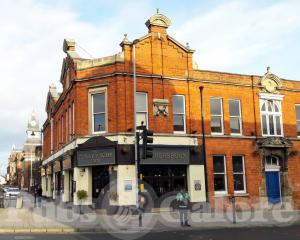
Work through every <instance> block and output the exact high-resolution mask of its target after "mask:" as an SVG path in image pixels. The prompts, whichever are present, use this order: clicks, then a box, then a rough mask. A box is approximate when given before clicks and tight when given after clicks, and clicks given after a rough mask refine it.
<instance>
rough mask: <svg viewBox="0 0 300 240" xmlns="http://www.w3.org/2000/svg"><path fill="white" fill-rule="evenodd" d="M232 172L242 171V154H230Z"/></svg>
mask: <svg viewBox="0 0 300 240" xmlns="http://www.w3.org/2000/svg"><path fill="white" fill-rule="evenodd" d="M232 164H233V172H234V173H243V172H244V168H243V157H242V156H232Z"/></svg>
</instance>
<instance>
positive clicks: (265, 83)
mask: <svg viewBox="0 0 300 240" xmlns="http://www.w3.org/2000/svg"><path fill="white" fill-rule="evenodd" d="M260 86H261V88H262V89H261V90H262V92H268V93H279V92H278V89H279V88H280V87H281V80H280V78H279V77H277V76H276V75H274V74H272V73H271V71H270V67H268V68H267V73H266V74H265V75H264V76H263V77H262V79H261V81H260Z"/></svg>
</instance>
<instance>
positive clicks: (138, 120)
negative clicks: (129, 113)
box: [136, 113, 147, 127]
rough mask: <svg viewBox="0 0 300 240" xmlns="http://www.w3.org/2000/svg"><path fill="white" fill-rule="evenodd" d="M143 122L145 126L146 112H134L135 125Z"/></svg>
mask: <svg viewBox="0 0 300 240" xmlns="http://www.w3.org/2000/svg"><path fill="white" fill-rule="evenodd" d="M142 122H143V125H144V126H147V113H137V114H136V126H137V127H138V126H141V125H142Z"/></svg>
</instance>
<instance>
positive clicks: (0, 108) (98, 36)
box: [0, 0, 147, 173]
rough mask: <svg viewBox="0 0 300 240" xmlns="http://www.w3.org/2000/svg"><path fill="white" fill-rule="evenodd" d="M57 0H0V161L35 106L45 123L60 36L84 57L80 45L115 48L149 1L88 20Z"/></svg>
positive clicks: (101, 50)
mask: <svg viewBox="0 0 300 240" xmlns="http://www.w3.org/2000/svg"><path fill="white" fill-rule="evenodd" d="M59 2H60V1H58V2H51V4H49V2H48V3H47V2H46V1H35V0H29V1H17V4H16V2H15V1H3V2H1V4H2V6H1V9H0V32H1V38H0V53H1V64H0V72H1V88H0V116H1V117H0V140H1V144H0V153H1V155H0V157H1V163H5V164H6V163H7V157H8V155H9V151H10V149H11V146H12V144H16V145H17V147H18V148H21V147H22V144H23V142H24V141H25V138H26V133H25V131H26V124H27V121H28V119H29V117H30V114H31V112H32V111H33V109H34V110H35V111H36V112H37V114H38V116H39V119H40V122H41V124H42V123H43V121H44V119H45V113H44V109H45V102H46V96H47V91H48V87H49V85H50V84H51V83H52V82H54V83H55V84H56V85H59V83H58V82H59V76H60V70H61V64H62V59H63V57H64V53H63V51H62V43H63V39H64V38H74V39H75V40H76V42H78V44H79V45H78V52H79V54H80V55H82V56H83V57H90V56H88V54H87V53H86V52H85V51H84V50H86V51H87V52H89V53H91V55H93V56H94V57H100V56H106V55H111V54H115V53H117V52H119V51H121V48H120V47H119V46H118V44H119V43H120V42H121V41H122V38H123V34H124V33H125V32H124V29H126V28H128V26H130V24H129V22H131V21H134V19H135V18H136V17H142V16H143V14H142V12H143V11H144V10H145V11H147V10H146V9H147V4H143V3H139V4H137V6H138V7H139V8H140V9H141V10H142V11H141V12H140V13H137V14H135V15H134V14H133V12H134V8H133V6H134V5H133V4H134V3H133V2H132V3H129V4H127V5H126V6H125V7H124V8H122V9H119V10H118V12H116V13H115V15H113V16H111V17H107V18H106V21H103V22H102V23H99V22H97V23H89V22H86V21H83V20H82V19H80V15H79V14H78V12H77V10H76V11H75V9H73V8H72V5H71V2H72V1H69V2H66V3H64V4H63V5H62V4H60V3H59ZM143 17H145V16H143ZM108 26H109V27H108ZM79 46H80V47H81V48H80V47H79ZM82 49H84V50H82ZM40 127H42V126H40ZM5 152H6V156H5ZM0 172H1V173H3V167H2V169H1V170H0Z"/></svg>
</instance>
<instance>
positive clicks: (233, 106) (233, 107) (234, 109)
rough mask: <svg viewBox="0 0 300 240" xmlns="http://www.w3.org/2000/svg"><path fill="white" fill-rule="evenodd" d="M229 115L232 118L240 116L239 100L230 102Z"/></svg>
mask: <svg viewBox="0 0 300 240" xmlns="http://www.w3.org/2000/svg"><path fill="white" fill-rule="evenodd" d="M229 113H230V116H231V117H233V116H236V117H239V116H240V101H239V100H229Z"/></svg>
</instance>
